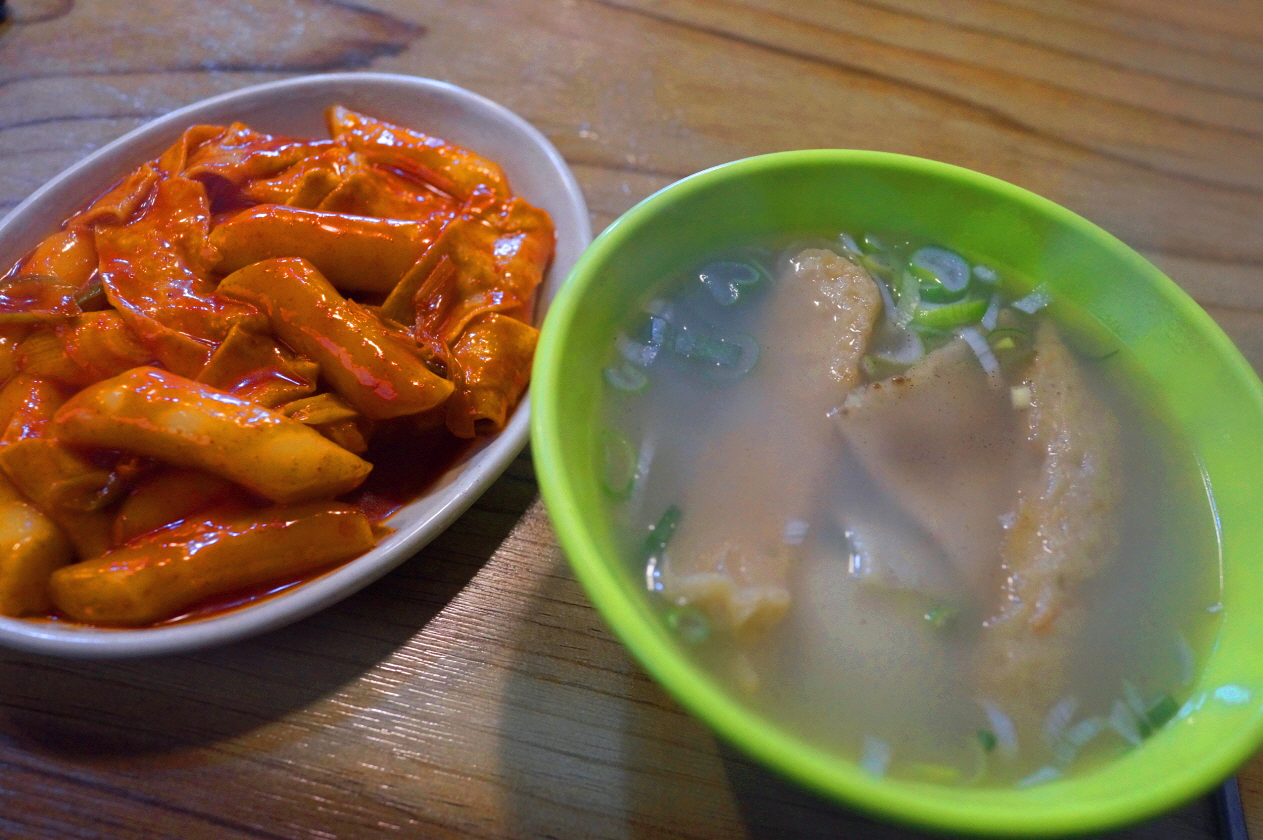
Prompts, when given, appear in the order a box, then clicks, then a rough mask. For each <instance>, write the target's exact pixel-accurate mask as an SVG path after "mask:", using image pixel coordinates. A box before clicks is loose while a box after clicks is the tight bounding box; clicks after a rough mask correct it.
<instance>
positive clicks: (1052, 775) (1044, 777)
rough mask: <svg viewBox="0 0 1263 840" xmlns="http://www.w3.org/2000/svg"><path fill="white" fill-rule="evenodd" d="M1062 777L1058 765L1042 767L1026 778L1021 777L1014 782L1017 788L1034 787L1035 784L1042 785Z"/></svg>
mask: <svg viewBox="0 0 1263 840" xmlns="http://www.w3.org/2000/svg"><path fill="white" fill-rule="evenodd" d="M1060 777H1061V771H1060V770H1058V769H1057V768H1056V767H1041V768H1039V769H1038V770H1036V771H1035V772H1034V773H1032V774H1030V775H1029V776H1027V777H1026V778H1025V779H1019V780H1018V781H1017V782H1015V783H1014V784H1013V786H1014V787H1017V788H1028V787H1034V786H1035V785H1042V784H1044V783H1046V782H1051V781H1052V780H1053V779H1057V778H1060Z"/></svg>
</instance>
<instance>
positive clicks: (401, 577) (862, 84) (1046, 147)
mask: <svg viewBox="0 0 1263 840" xmlns="http://www.w3.org/2000/svg"><path fill="white" fill-rule="evenodd" d="M8 15H9V20H8V22H7V23H5V24H4V25H3V26H2V27H0V211H4V210H8V209H10V208H12V207H13V206H14V205H16V204H17V203H18V202H19V201H21V200H22V199H23V198H24V197H25V196H26V195H27V194H28V193H29V192H30V191H31V190H33V189H34V188H35V187H37V186H38V185H39V184H40V183H42V182H43V181H44V180H46V179H47V178H49V177H51V176H52V175H54V174H56V173H57V172H58V171H60V170H61V169H62V168H64V167H66V166H68V165H69V164H71V163H72V162H74V161H75V160H76V159H78V158H79V157H81V156H82V155H84V154H85V153H87V152H89V151H91V150H92V149H94V148H96V147H98V146H100V145H101V144H103V143H105V142H106V141H108V140H110V139H111V138H113V137H116V136H118V135H120V134H122V133H123V132H125V131H127V130H129V129H131V128H133V127H135V126H137V125H140V124H141V123H143V122H145V121H147V120H149V119H151V118H153V117H156V116H158V115H160V114H162V113H164V112H166V111H168V110H170V109H172V108H174V107H177V106H179V105H182V104H185V103H187V102H190V101H192V100H195V99H199V98H201V97H204V96H207V95H209V94H214V93H218V92H221V91H226V90H231V89H234V88H237V87H241V86H244V85H248V84H252V83H256V82H260V81H265V80H270V79H275V78H280V77H285V76H289V75H296V74H302V73H310V72H320V71H331V70H359V69H362V70H377V71H388V72H398V73H409V74H415V75H420V76H429V77H434V78H439V79H445V80H448V81H451V82H455V83H457V84H460V85H463V86H465V87H468V88H470V89H472V90H475V91H477V92H479V93H482V94H484V95H486V96H489V97H491V98H493V99H495V100H498V101H500V102H502V103H504V104H505V105H507V106H508V107H510V108H512V109H514V110H516V111H517V112H518V113H519V114H521V115H523V116H524V117H525V118H526V119H527V120H529V121H531V122H532V123H534V124H535V125H536V126H537V127H539V128H540V129H541V130H542V131H543V132H544V133H545V134H547V135H548V136H549V137H550V138H551V140H552V141H553V143H555V144H556V145H557V147H558V148H559V149H560V150H561V152H562V153H563V154H564V155H565V157H566V158H567V160H568V161H569V163H570V165H571V166H572V167H573V168H574V171H575V173H576V175H577V176H578V179H579V182H580V184H581V185H582V187H583V190H584V193H585V195H586V197H587V200H588V203H589V206H590V208H591V210H592V215H593V221H594V228H595V229H597V230H600V229H601V228H603V227H604V226H605V225H607V224H608V223H610V222H611V221H612V220H613V219H614V218H616V217H617V216H618V215H619V214H620V213H622V212H623V211H624V210H626V209H627V208H629V207H630V206H632V204H633V203H635V202H636V201H637V200H639V199H641V198H643V197H644V196H646V195H648V194H649V193H651V192H652V191H654V190H656V189H658V188H659V187H662V186H665V185H667V184H669V183H671V182H672V181H674V180H676V179H678V178H680V177H682V176H685V175H688V174H690V173H692V172H695V171H697V170H699V169H702V168H704V167H707V166H711V165H713V164H717V163H721V162H724V161H728V160H732V159H735V158H740V157H745V156H748V155H753V154H758V153H762V152H771V151H777V150H783V149H796V148H813V147H857V148H870V149H883V150H890V151H896V152H905V153H909V154H915V155H922V156H926V157H931V158H936V159H939V160H943V161H948V162H951V163H956V164H961V165H963V166H967V167H971V168H974V169H978V170H981V171H983V172H987V173H990V174H992V175H996V176H998V177H1000V178H1004V179H1006V180H1008V181H1011V182H1013V183H1016V184H1020V185H1021V186H1024V187H1027V188H1029V189H1032V190H1034V191H1036V192H1038V193H1041V194H1043V195H1045V196H1048V197H1049V198H1051V199H1053V200H1055V201H1058V202H1060V203H1062V204H1064V205H1065V206H1067V207H1069V208H1071V209H1073V210H1075V211H1077V212H1079V213H1081V214H1082V215H1084V216H1086V217H1087V218H1089V219H1091V220H1093V221H1095V222H1097V223H1098V224H1100V225H1102V226H1103V227H1105V228H1106V229H1108V230H1110V231H1112V232H1114V233H1115V234H1117V235H1118V236H1120V237H1121V238H1122V239H1123V240H1125V241H1126V242H1128V243H1129V244H1131V245H1132V246H1134V247H1136V248H1137V249H1139V250H1140V251H1141V252H1142V253H1144V254H1145V255H1146V256H1147V257H1149V258H1150V259H1151V260H1153V261H1154V262H1155V263H1157V264H1158V265H1159V266H1160V267H1161V268H1163V269H1164V270H1165V271H1166V272H1167V273H1168V274H1169V275H1170V276H1171V277H1173V278H1174V279H1175V280H1176V281H1177V282H1178V283H1180V284H1181V285H1182V286H1183V287H1184V288H1185V289H1187V290H1188V291H1189V292H1190V293H1192V294H1193V296H1194V297H1196V298H1197V299H1198V300H1199V301H1200V302H1201V303H1202V304H1203V305H1204V306H1205V307H1206V308H1207V309H1208V310H1209V311H1210V312H1211V313H1212V314H1213V315H1214V317H1215V318H1216V319H1217V320H1218V321H1219V323H1220V324H1222V326H1223V327H1224V329H1225V330H1227V331H1228V333H1229V334H1230V335H1231V336H1232V337H1233V338H1234V339H1235V340H1236V341H1237V342H1238V343H1239V345H1240V347H1241V348H1242V350H1243V351H1244V352H1245V354H1246V356H1247V357H1248V358H1249V359H1250V360H1251V362H1252V363H1254V365H1255V366H1256V368H1260V369H1263V282H1260V280H1261V279H1263V277H1261V276H1260V275H1261V272H1263V7H1261V6H1260V5H1259V2H1258V0H1197V2H1190V1H1189V0H939V2H935V3H925V2H920V0H853V1H852V0H836V2H830V1H829V0H533V2H513V0H469V1H468V2H440V0H431V2H420V0H359V1H358V2H337V1H336V0H284V2H282V1H281V0H276V2H268V0H213V2H212V0H184V2H180V3H169V2H166V0H78V2H74V0H10V2H9V4H8ZM1240 778H1241V783H1242V790H1243V795H1244V797H1245V799H1246V803H1247V807H1248V808H1249V809H1250V813H1251V816H1252V817H1253V818H1254V819H1255V822H1254V824H1253V831H1254V833H1255V836H1258V837H1263V761H1260V760H1259V759H1256V760H1255V761H1254V762H1253V763H1251V764H1249V765H1248V766H1247V767H1245V768H1244V770H1243V771H1242V774H1241V776H1240ZM0 835H3V836H5V837H24V838H25V837H31V838H90V837H92V838H95V837H101V838H130V837H164V838H165V837H170V838H201V837H208V838H210V837H213V838H222V839H223V840H232V838H299V837H302V838H334V837H337V838H360V837H445V836H470V837H485V838H493V837H494V838H499V837H558V838H578V837H594V838H595V837H599V838H629V837H660V836H661V837H787V838H788V837H793V838H798V837H814V836H822V837H824V836H827V837H877V838H909V837H915V836H918V835H915V834H913V833H910V832H908V831H905V830H903V829H898V828H892V827H887V826H883V825H879V824H876V823H871V822H868V821H867V820H865V819H864V818H863V817H861V816H858V815H856V814H853V813H851V812H848V811H846V810H843V809H840V808H837V807H835V806H832V805H830V804H827V803H825V802H822V801H819V800H817V799H815V798H813V797H812V796H810V795H807V794H805V793H803V792H800V791H799V790H797V789H795V788H793V787H792V786H790V785H788V784H785V783H783V782H781V781H778V780H777V779H776V778H774V777H773V776H771V775H770V774H769V773H767V772H766V771H764V770H762V769H759V768H758V767H756V766H753V765H752V764H751V763H749V762H748V761H747V760H745V759H744V758H742V757H741V756H740V755H737V754H735V753H734V752H733V751H732V750H730V749H729V748H727V747H726V746H724V745H723V744H720V743H718V742H717V741H716V740H715V738H714V737H713V736H712V735H711V734H710V733H709V732H708V731H707V730H706V729H705V728H704V727H703V726H702V725H700V724H699V723H697V722H696V721H694V720H692V719H691V718H689V717H688V716H686V715H684V714H683V713H682V712H681V711H680V709H679V708H678V707H677V706H676V705H675V704H674V703H673V702H672V701H671V700H670V699H668V698H667V697H666V696H665V695H664V693H663V692H662V691H661V690H660V689H659V688H658V687H657V686H656V685H655V684H654V683H652V682H651V681H650V680H649V679H647V678H646V677H645V675H644V674H643V673H642V672H641V671H640V669H639V668H638V667H637V665H636V664H635V663H633V662H632V661H631V660H630V659H629V658H628V656H627V654H626V653H625V652H624V651H623V649H622V648H621V647H620V646H619V645H618V644H617V643H616V642H615V641H614V639H613V638H612V637H611V635H610V634H609V632H608V631H607V630H606V629H605V627H604V626H603V623H602V621H601V619H600V617H599V616H598V615H597V614H596V613H595V612H594V611H593V609H592V608H591V606H589V604H588V601H587V599H586V598H585V596H584V594H583V592H582V591H581V590H580V589H579V587H578V586H577V585H576V583H575V581H574V579H573V578H572V576H571V574H570V572H569V571H568V569H567V567H566V565H565V563H564V561H563V558H562V556H561V554H560V551H559V550H558V548H557V545H556V542H555V539H554V537H553V533H552V531H551V529H550V526H549V523H548V519H547V516H546V514H545V512H544V510H543V508H542V506H541V504H540V501H539V495H538V491H537V487H536V484H535V480H534V476H533V472H532V467H531V460H530V455H529V453H527V454H524V455H523V456H522V457H520V458H519V459H518V460H517V461H516V462H515V463H514V464H513V465H512V467H511V468H510V469H509V471H508V472H507V473H506V474H505V476H504V477H503V478H502V479H501V480H500V481H499V482H498V483H497V484H496V485H495V486H494V487H493V488H492V490H491V491H490V492H489V493H488V494H487V495H486V497H485V498H483V499H482V501H480V502H479V503H478V504H477V505H476V506H475V507H474V508H473V509H472V510H471V511H470V512H469V513H468V514H467V515H465V516H464V518H462V519H461V520H460V521H459V522H457V523H456V525H455V526H453V527H452V528H451V529H450V530H449V531H448V532H447V533H446V534H444V535H443V536H442V537H440V538H439V539H438V540H437V541H436V542H434V543H433V544H432V545H431V546H430V547H428V548H427V549H425V550H424V551H422V552H421V553H419V554H418V555H417V556H416V557H415V558H413V559H411V560H410V561H409V562H407V563H406V564H404V565H403V566H402V567H401V568H400V569H399V570H398V571H397V572H395V573H393V574H391V575H389V576H388V577H386V578H385V579H384V580H382V581H380V582H379V583H377V584H375V585H373V586H371V587H369V588H368V589H367V590H365V591H363V592H361V593H359V594H357V595H355V596H353V597H351V598H349V599H347V600H346V601H345V602H344V603H342V604H339V605H338V606H336V607H334V608H332V609H329V610H327V611H325V612H324V613H321V614H319V615H317V616H315V617H313V618H310V619H308V620H306V621H303V622H301V623H299V624H296V625H294V626H291V627H289V628H286V629H283V630H280V631H277V632H274V633H271V634H269V635H266V636H264V637H262V638H257V639H254V640H251V641H247V642H243V643H239V644H235V645H232V646H230V647H227V648H223V649H218V650H210V651H206V652H203V653H198V654H193V655H187V656H173V657H168V658H160V659H154V660H143V661H123V662H116V663H97V662H77V661H52V660H47V659H41V658H38V657H31V656H24V655H18V654H12V653H4V654H0ZM1119 836H1120V837H1128V838H1149V837H1152V838H1159V837H1161V838H1181V837H1183V838H1208V837H1217V836H1221V835H1220V834H1219V828H1218V825H1217V822H1216V819H1215V812H1214V809H1213V807H1212V806H1211V804H1210V802H1209V800H1205V801H1199V802H1195V803H1193V804H1191V805H1190V806H1188V807H1187V808H1184V809H1182V810H1180V811H1178V812H1176V813H1174V814H1171V815H1168V816H1166V817H1163V818H1161V819H1159V820H1156V821H1154V822H1152V823H1149V824H1147V825H1144V826H1140V827H1138V828H1134V829H1132V830H1130V831H1127V832H1124V833H1122V834H1120V835H1119Z"/></svg>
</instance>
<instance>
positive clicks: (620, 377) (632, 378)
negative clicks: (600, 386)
mask: <svg viewBox="0 0 1263 840" xmlns="http://www.w3.org/2000/svg"><path fill="white" fill-rule="evenodd" d="M602 373H603V375H604V376H605V382H606V384H608V385H609V386H610V387H611V388H614V389H615V390H618V391H626V392H627V393H629V394H639V393H640V392H641V391H643V390H645V389H646V388H648V387H649V377H648V376H646V375H645V372H644V371H643V370H641V369H640V368H638V367H636V366H635V365H633V364H631V363H630V362H623V363H622V364H621V365H610V366H609V367H607V368H605V370H604V371H602Z"/></svg>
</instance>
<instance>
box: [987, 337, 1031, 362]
mask: <svg viewBox="0 0 1263 840" xmlns="http://www.w3.org/2000/svg"><path fill="white" fill-rule="evenodd" d="M987 343H988V344H989V345H991V350H992V352H994V353H995V357H996V360H997V361H999V363H1000V367H1002V368H1004V369H1005V370H1012V369H1014V368H1016V367H1019V366H1021V365H1023V364H1025V363H1026V360H1027V359H1029V358H1030V356H1031V353H1033V352H1034V351H1035V348H1034V345H1033V344H1032V342H1031V337H1030V336H1029V335H1028V334H1027V333H1026V332H1025V331H1023V330H1019V329H1017V328H1016V327H997V328H996V329H994V330H992V331H991V332H989V333H987Z"/></svg>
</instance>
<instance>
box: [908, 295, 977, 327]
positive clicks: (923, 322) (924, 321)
mask: <svg viewBox="0 0 1263 840" xmlns="http://www.w3.org/2000/svg"><path fill="white" fill-rule="evenodd" d="M987 303H988V301H987V299H986V298H970V299H968V300H962V301H960V302H959V303H945V304H943V305H942V306H931V305H922V306H921V307H920V308H919V309H917V311H916V313H915V314H914V315H913V316H912V323H913V324H916V325H917V326H920V327H928V328H929V329H932V330H951V329H955V328H956V327H963V326H965V325H966V324H974V323H977V322H978V319H980V318H981V317H982V316H983V315H984V314H985V313H986V311H987Z"/></svg>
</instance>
